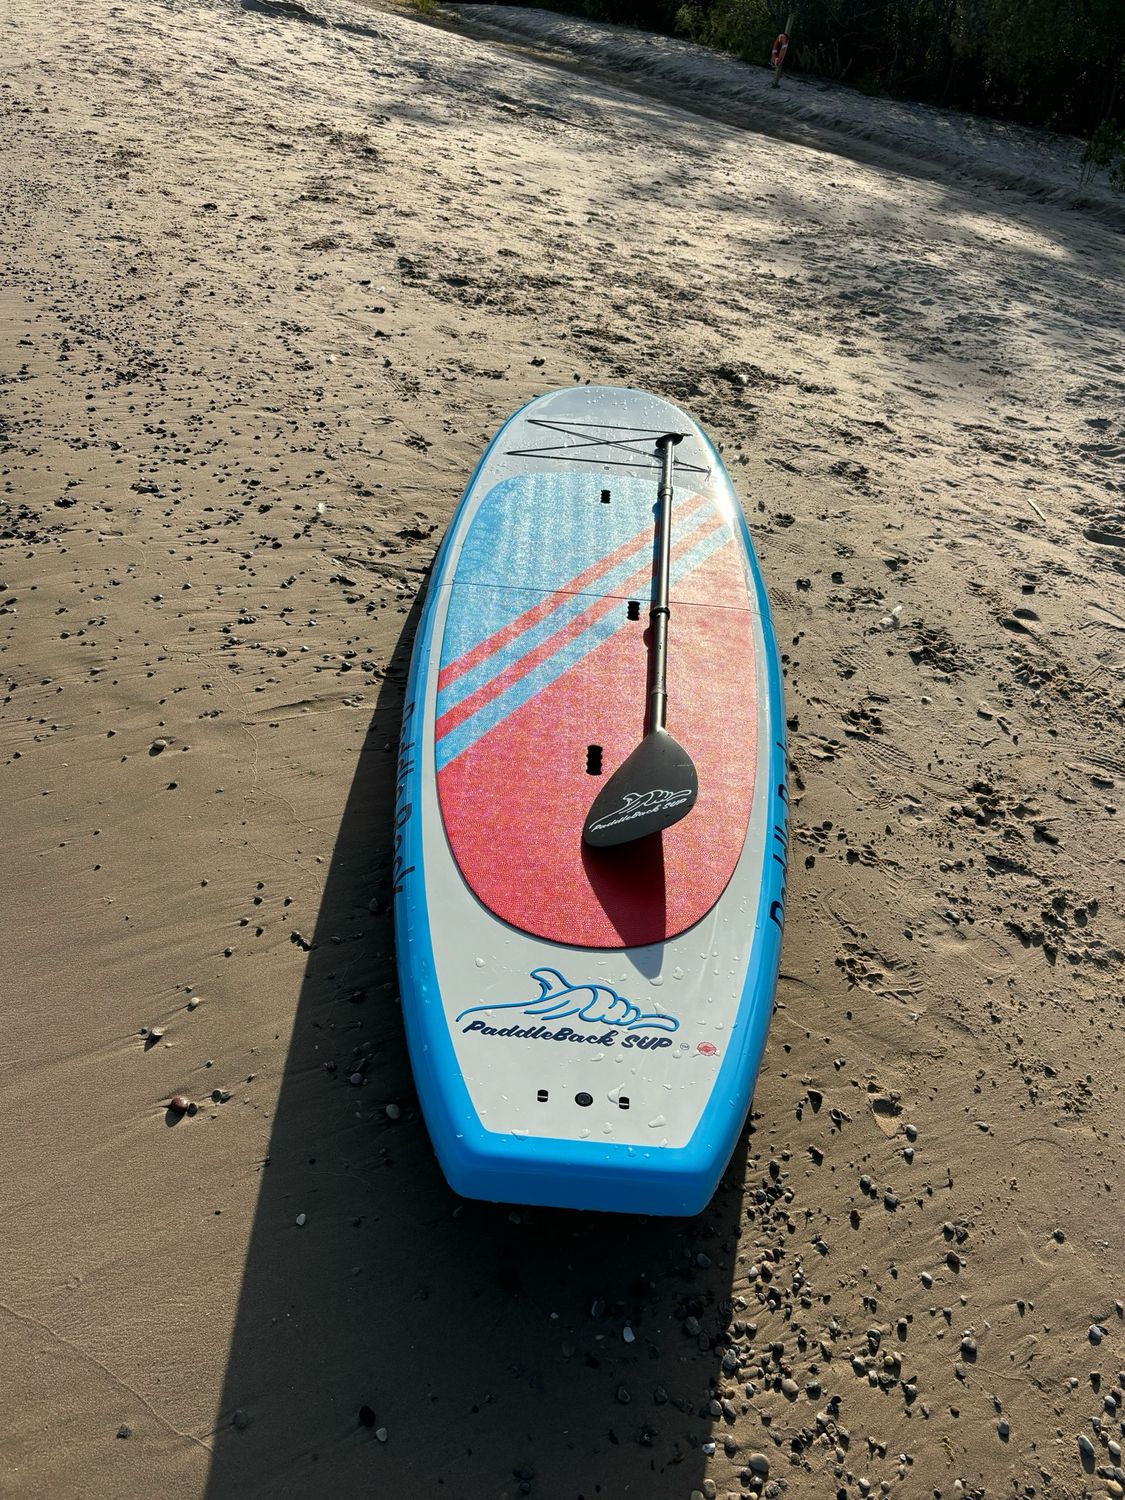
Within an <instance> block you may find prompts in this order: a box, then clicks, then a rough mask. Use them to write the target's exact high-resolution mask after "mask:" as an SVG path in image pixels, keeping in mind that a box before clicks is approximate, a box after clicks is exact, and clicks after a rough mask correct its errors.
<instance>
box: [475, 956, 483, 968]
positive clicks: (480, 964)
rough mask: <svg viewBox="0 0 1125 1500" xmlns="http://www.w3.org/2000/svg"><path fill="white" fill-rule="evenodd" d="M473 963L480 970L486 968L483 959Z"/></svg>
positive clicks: (476, 959) (477, 959)
mask: <svg viewBox="0 0 1125 1500" xmlns="http://www.w3.org/2000/svg"><path fill="white" fill-rule="evenodd" d="M473 962H474V963H475V964H476V966H477V968H478V969H483V968H484V959H483V958H475V959H474V960H473Z"/></svg>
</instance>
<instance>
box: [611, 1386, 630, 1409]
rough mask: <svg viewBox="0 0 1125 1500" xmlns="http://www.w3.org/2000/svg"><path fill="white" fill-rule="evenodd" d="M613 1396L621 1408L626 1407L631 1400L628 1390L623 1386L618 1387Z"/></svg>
mask: <svg viewBox="0 0 1125 1500" xmlns="http://www.w3.org/2000/svg"><path fill="white" fill-rule="evenodd" d="M614 1395H615V1397H616V1399H617V1401H618V1402H619V1404H620V1405H621V1406H628V1405H629V1402H630V1401H632V1399H633V1398H632V1396H630V1394H629V1392H628V1389H627V1388H626V1387H625V1386H623V1385H619V1386H618V1387H617V1390H616V1391H615V1392H614Z"/></svg>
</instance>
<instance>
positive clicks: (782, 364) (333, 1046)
mask: <svg viewBox="0 0 1125 1500" xmlns="http://www.w3.org/2000/svg"><path fill="white" fill-rule="evenodd" d="M325 14H326V15H328V14H330V15H331V19H332V20H333V22H334V24H333V25H331V26H330V25H326V24H318V23H317V21H316V20H315V19H314V20H310V19H308V18H307V16H306V17H304V18H302V13H301V12H300V10H299V8H298V7H295V6H288V7H271V6H269V5H267V4H265V3H264V0H256V4H255V6H254V8H253V9H240V8H238V7H236V6H235V5H233V4H227V3H224V4H219V3H214V4H206V3H202V0H186V3H177V4H175V5H172V6H169V5H166V4H163V3H149V4H145V5H141V4H139V3H137V0H120V3H116V4H112V5H94V4H91V3H90V0H75V3H73V4H70V5H68V6H66V7H62V6H50V5H46V6H45V5H39V4H32V3H31V0H9V3H8V4H7V6H6V8H5V25H6V33H5V44H6V61H7V67H6V70H5V76H4V78H3V79H2V80H0V130H2V133H3V135H2V138H3V145H4V150H3V153H0V174H2V176H3V182H2V201H3V203H4V205H5V211H4V213H3V214H2V215H0V268H2V276H0V284H2V290H0V340H2V347H3V351H4V357H3V363H2V367H0V379H2V381H3V389H2V392H0V420H2V423H3V428H2V439H0V443H2V451H0V482H2V490H0V504H2V507H3V518H2V520H0V677H2V682H3V687H2V690H0V696H2V699H3V716H2V720H0V734H2V742H0V766H2V770H3V807H4V818H5V835H6V836H5V858H4V861H3V874H2V877H0V878H2V880H3V911H4V933H5V952H6V963H5V970H4V982H3V985H2V987H0V988H2V999H0V1148H2V1160H3V1166H4V1174H3V1181H4V1193H3V1203H2V1212H3V1232H2V1234H0V1329H2V1344H3V1373H4V1381H3V1390H4V1400H3V1415H2V1420H0V1494H2V1495H4V1496H5V1497H7V1496H19V1497H21V1500H22V1497H36V1496H42V1497H50V1500H69V1497H83V1500H89V1497H100V1496H109V1495H112V1496H117V1497H126V1500H133V1497H136V1500H142V1497H151V1496H154V1495H173V1494H174V1495H175V1496H176V1497H177V1500H189V1497H205V1500H235V1497H239V1500H246V1497H257V1496H262V1497H266V1496H269V1497H281V1496H298V1495H299V1496H305V1497H308V1496H316V1497H320V1496H324V1497H337V1496H347V1497H351V1496H359V1495H377V1496H380V1497H382V1496H386V1497H392V1496H405V1495H412V1496H421V1497H426V1500H431V1497H440V1496H448V1497H449V1500H500V1497H515V1496H517V1495H525V1494H526V1495H533V1496H539V1497H543V1500H579V1497H581V1500H593V1497H595V1496H603V1497H606V1500H609V1497H613V1500H617V1497H627V1496H637V1497H645V1500H689V1497H690V1496H691V1495H692V1494H693V1493H697V1494H700V1495H704V1496H710V1495H715V1494H717V1495H718V1496H720V1497H723V1496H728V1495H743V1494H749V1493H758V1492H764V1493H765V1494H767V1495H769V1496H771V1497H773V1496H777V1495H780V1494H782V1493H784V1494H788V1495H794V1496H800V1497H802V1500H804V1497H809V1500H812V1497H817V1500H820V1497H824V1496H830V1495H835V1494H838V1493H842V1494H844V1495H846V1496H848V1497H853V1496H858V1495H861V1494H866V1493H874V1494H880V1493H890V1494H892V1495H894V1494H900V1495H903V1496H926V1495H931V1494H934V1493H939V1492H940V1495H941V1496H943V1497H945V1496H952V1495H954V1494H960V1495H970V1496H979V1495H984V1494H987V1495H989V1496H994V1495H1037V1496H1047V1497H1052V1500H1053V1497H1077V1496H1085V1495H1101V1494H1115V1495H1116V1494H1120V1493H1121V1490H1120V1489H1119V1488H1117V1489H1115V1488H1114V1486H1115V1485H1118V1483H1119V1479H1118V1478H1114V1470H1115V1466H1118V1465H1120V1462H1121V1450H1120V1447H1119V1446H1117V1445H1118V1444H1120V1443H1121V1442H1122V1440H1123V1439H1122V1432H1121V1422H1122V1417H1123V1415H1125V1413H1123V1411H1122V1407H1121V1401H1122V1391H1123V1388H1125V1322H1123V1321H1122V1311H1123V1309H1122V1300H1121V1299H1122V1298H1125V1272H1123V1269H1122V1268H1123V1266H1125V1243H1123V1242H1125V1222H1123V1217H1125V1216H1123V1208H1122V1144H1123V1143H1122V1136H1123V1124H1122V1121H1123V1118H1125V1115H1123V1103H1125V1100H1123V1094H1122V1085H1121V1080H1122V1079H1123V1078H1125V1032H1123V1023H1125V1008H1123V998H1125V995H1123V992H1125V966H1123V960H1122V950H1123V948H1125V930H1123V927H1125V924H1123V920H1122V910H1121V908H1122V901H1121V887H1122V874H1123V868H1122V853H1121V850H1122V835H1121V828H1122V824H1123V819H1125V811H1123V810H1122V799H1123V785H1125V735H1123V718H1125V715H1123V710H1122V701H1123V695H1125V525H1123V506H1125V501H1123V489H1122V485H1123V475H1122V467H1121V459H1122V453H1123V442H1125V434H1123V431H1122V390H1123V385H1125V342H1123V339H1122V323H1121V313H1120V308H1121V290H1122V289H1121V277H1120V269H1121V264H1122V261H1121V241H1120V237H1119V235H1118V234H1117V233H1116V232H1115V231H1114V229H1113V228H1112V226H1111V225H1110V224H1108V223H1107V222H1105V221H1104V220H1103V219H1101V218H1099V217H1098V216H1096V215H1094V214H1089V213H1086V214H1084V213H1082V212H1079V211H1076V210H1075V209H1074V208H1073V207H1067V206H1063V205H1060V204H1057V203H1050V202H1043V201H1041V200H1034V199H1032V198H1030V197H1025V196H1021V195H1020V194H1019V193H1018V192H1015V191H1007V192H1000V191H998V190H997V189H996V188H995V187H989V186H987V185H984V184H980V183H976V184H974V183H972V182H969V181H966V180H964V179H963V178H958V179H956V180H954V179H952V178H949V177H943V175H942V170H941V169H940V168H936V167H935V169H934V170H933V171H929V172H927V171H926V170H924V169H923V167H922V165H920V163H919V160H918V158H917V156H912V157H911V158H910V159H909V160H906V159H904V160H903V162H902V164H901V165H900V166H898V167H895V166H894V165H892V164H888V163H886V162H884V163H876V162H874V161H872V160H870V159H868V158H866V157H865V158H864V160H862V161H861V160H858V159H857V158H856V157H855V156H854V155H853V154H850V152H851V145H850V143H849V138H848V137H844V136H842V137H841V138H840V140H839V143H838V145H837V146H836V147H835V148H832V149H830V148H829V147H828V146H827V145H820V146H812V145H808V144H799V143H794V142H793V141H786V142H781V141H779V140H777V139H774V138H771V136H770V135H768V134H766V133H763V132H762V131H761V130H758V131H750V130H746V129H740V128H738V125H737V122H732V123H730V124H722V123H717V122H715V121H713V120H707V119H703V118H701V117H700V116H698V115H694V114H692V113H690V112H687V111H685V110H683V109H680V108H678V107H673V106H671V105H665V104H661V103H658V102H656V101H654V100H653V99H652V98H651V97H647V96H644V95H641V94H638V93H633V92H629V91H628V90H627V88H626V87H625V86H624V84H622V85H621V86H620V87H619V86H615V85H613V84H611V83H608V82H606V81H605V80H604V79H603V78H597V79H594V78H586V77H583V76H582V74H581V73H580V72H578V71H576V70H575V69H574V68H573V67H572V68H570V69H565V70H564V69H560V68H558V67H555V66H552V65H550V64H549V63H548V62H545V61H542V60H537V59H535V58H533V57H529V56H527V55H526V54H525V53H522V52H519V51H513V50H511V49H509V48H507V47H505V46H503V45H500V44H499V43H497V42H496V41H494V40H493V41H485V40H474V39H472V38H471V37H466V36H461V35H457V34H454V33H451V32H449V31H448V30H442V29H436V28H434V27H432V26H428V25H424V24H420V23H419V22H417V21H415V20H413V19H410V18H409V17H408V16H407V15H405V14H401V13H390V12H381V11H379V10H376V9H371V10H364V11H357V10H352V11H347V12H345V11H338V12H337V11H332V12H331V13H328V12H326V13H325ZM732 66H733V65H732ZM575 379H578V380H587V379H589V380H599V381H611V382H625V383H634V384H638V385H642V386H646V387H651V388H652V389H654V390H657V391H659V392H661V393H663V394H666V395H668V396H671V397H673V398H675V399H679V400H681V401H683V402H684V403H685V404H687V405H688V406H689V407H690V409H691V410H692V412H693V413H694V414H695V415H696V416H698V417H699V418H700V419H701V420H702V421H703V422H704V423H705V424H706V425H707V426H708V427H709V429H710V431H711V433H712V435H713V436H714V437H715V439H716V440H717V441H718V442H720V443H721V444H722V445H723V447H724V450H725V455H726V458H727V460H728V462H729V464H730V467H731V471H732V474H733V475H734V478H735V481H736V483H737V484H738V486H739V488H740V492H741V495H742V499H743V502H744V505H745V507H746V511H747V515H748V518H749V520H750V525H751V530H752V532H753V535H754V539H755V543H756V545H757V547H758V548H759V551H760V556H761V560H762V564H763V569H764V572H765V575H766V577H767V579H768V580H769V583H770V586H771V596H772V599H773V604H774V609H775V619H776V624H777V629H778V635H779V638H780V640H781V642H782V646H783V650H784V652H785V659H786V667H787V674H788V675H787V693H788V709H789V713H790V715H791V731H792V732H791V746H792V752H793V760H794V766H795V771H794V786H793V794H794V796H793V801H794V830H795V831H794V846H793V852H792V860H791V872H792V885H791V894H790V905H789V922H788V929H787V932H786V944H785V952H784V957H783V972H784V977H783V980H782V984H781V988H780V994H779V1006H778V1011H777V1015H776V1017H775V1020H774V1024H773V1029H772V1032H771V1039H770V1044H769V1048H768V1052H767V1058H766V1064H765V1067H764V1071H763V1074H762V1077H761V1080H760V1084H759V1087H758V1091H757V1095H756V1098H755V1104H754V1116H753V1129H752V1130H751V1131H750V1132H749V1133H748V1135H747V1137H746V1139H745V1142H744V1144H743V1146H742V1147H741V1148H740V1150H739V1151H738V1153H737V1154H736V1159H735V1161H734V1163H733V1164H732V1168H731V1170H730V1172H729V1173H728V1175H727V1178H726V1180H725V1182H724V1184H723V1186H722V1188H721V1190H720V1192H719V1194H718V1195H717V1197H716V1199H715V1201H714V1203H713V1204H712V1206H711V1208H710V1209H709V1210H708V1211H707V1212H706V1213H704V1214H703V1215H701V1216H700V1217H699V1218H698V1219H697V1220H693V1221H683V1222H654V1221H647V1222H642V1221H627V1220H620V1221H619V1220H616V1219H613V1218H597V1217H594V1216H581V1215H568V1214H555V1213H544V1212H539V1211H527V1210H516V1211H513V1210H510V1209H508V1208H497V1207H491V1206H487V1205H480V1204H471V1203H461V1202H458V1201H457V1200H456V1199H455V1198H454V1197H453V1195H452V1194H451V1193H450V1192H449V1191H448V1189H447V1188H446V1187H445V1185H444V1183H443V1181H442V1179H441V1176H440V1174H439V1172H438V1170H437V1168H436V1166H435V1164H434V1161H433V1158H432V1154H431V1151H430V1147H429V1143H428V1140H427V1136H426V1132H425V1128H424V1126H423V1124H422V1122H421V1119H420V1118H419V1114H418V1110H417V1106H416V1102H415V1100H414V1097H413V1094H412V1089H411V1081H410V1071H409V1066H408V1062H407V1057H406V1053H405V1048H404V1043H403V1036H402V1027H401V1017H400V1013H399V1010H398V1008H397V1006H396V985H395V978H394V967H393V948H392V934H391V920H390V915H389V909H388V898H389V893H390V880H389V863H390V823H391V802H392V767H393V763H394V745H395V739H396V734H397V729H398V719H399V713H400V709H401V699H402V686H403V679H404V672H405V666H406V662H407V659H408V653H409V645H410V639H411V632H412V629H413V624H414V620H415V618H416V604H417V599H418V596H419V590H420V588H421V587H422V586H423V584H424V579H425V572H426V568H427V566H428V564H429V562H430V560H431V558H432V556H433V552H434V548H435V546H436V543H437V540H438V538H439V536H440V533H441V531H442V528H443V527H444V525H445V523H446V521H447V519H448V517H449V515H450V513H451V509H452V507H453V505H454V504H455V502H456V499H457V496H458V494H459V492H460V489H461V487H462V485H463V483H464V481H465V479H466V477H467V475H468V474H469V473H470V472H471V469H472V467H473V464H474V463H475V460H476V457H477V456H478V454H479V452H480V449H481V448H482V446H483V444H484V443H485V441H486V440H487V438H488V436H489V435H490V434H491V433H492V432H493V431H494V430H495V428H496V427H497V425H498V424H499V422H500V421H501V420H502V418H503V417H504V416H505V415H507V413H508V412H509V411H510V410H511V409H512V408H514V407H515V406H516V404H517V403H519V402H521V401H523V400H525V399H526V398H528V397H530V396H531V395H533V394H535V393H536V392H538V391H542V390H544V389H547V388H550V387H553V386H558V385H565V384H569V383H571V382H572V381H574V380H575ZM177 1093H180V1094H183V1095H184V1096H185V1097H186V1098H188V1099H190V1100H192V1101H194V1102H195V1103H197V1104H198V1110H197V1112H195V1113H194V1114H186V1115H180V1114H178V1113H176V1112H174V1111H169V1110H168V1108H167V1104H168V1101H169V1100H170V1099H171V1098H172V1096H173V1095H175V1094H177ZM1117 1472H1118V1474H1120V1470H1119V1469H1118V1471H1117Z"/></svg>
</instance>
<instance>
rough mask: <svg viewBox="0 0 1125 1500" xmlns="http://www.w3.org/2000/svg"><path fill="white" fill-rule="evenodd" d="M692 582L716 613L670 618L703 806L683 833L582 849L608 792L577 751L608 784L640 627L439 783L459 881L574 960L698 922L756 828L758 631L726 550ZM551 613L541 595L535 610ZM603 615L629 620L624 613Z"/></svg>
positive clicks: (635, 701)
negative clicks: (580, 953)
mask: <svg viewBox="0 0 1125 1500" xmlns="http://www.w3.org/2000/svg"><path fill="white" fill-rule="evenodd" d="M685 582H686V580H685ZM690 584H691V587H690V597H691V598H693V599H710V600H713V601H716V602H715V603H713V604H696V603H691V604H685V603H674V605H673V610H672V614H671V618H670V625H669V652H668V695H669V696H668V728H669V730H670V731H671V733H672V734H674V735H675V737H676V738H677V739H678V740H679V741H680V742H681V743H682V744H683V745H684V747H685V748H686V749H687V751H688V753H689V754H690V755H691V757H692V759H693V760H694V761H695V764H696V767H697V769H698V772H699V800H698V802H697V803H696V806H695V808H694V809H693V811H692V812H691V814H690V815H689V816H688V817H687V818H685V819H684V820H683V821H682V822H680V823H677V824H675V826H674V827H672V828H670V829H667V830H666V831H665V832H664V833H663V834H660V835H657V836H650V837H649V838H646V839H640V840H637V841H636V842H634V843H632V844H625V845H622V846H620V847H618V848H615V849H604V850H592V849H588V848H587V847H586V846H585V845H584V844H583V843H582V825H583V822H584V820H585V817H586V813H587V812H588V810H589V807H590V803H591V802H592V801H593V799H594V796H595V794H596V793H597V791H598V789H599V787H600V786H601V785H603V784H604V779H603V778H602V777H597V776H592V775H589V774H588V773H587V770H586V761H587V753H586V752H587V746H588V745H601V746H602V751H603V767H604V774H605V775H609V774H610V773H611V772H613V771H614V770H616V768H617V766H618V765H620V763H621V762H622V761H623V760H624V759H625V757H626V756H627V755H628V754H629V753H630V751H632V750H633V749H634V748H635V747H636V745H637V743H638V742H639V740H640V738H641V735H642V733H643V731H644V712H645V692H646V685H647V675H648V651H647V646H646V639H647V622H646V621H645V620H644V619H642V620H641V621H638V622H636V623H630V624H628V625H627V626H626V627H625V628H623V629H620V630H617V631H616V632H615V633H614V634H612V635H611V636H610V637H609V639H608V640H605V641H603V642H602V643H601V644H600V645H598V646H596V647H595V648H594V649H593V650H592V651H590V652H589V654H588V655H586V656H585V657H583V658H582V660H581V661H579V662H578V663H577V664H576V665H574V666H572V667H571V668H570V669H569V670H568V671H566V672H565V673H564V674H563V675H562V676H561V677H558V678H557V679H556V680H555V681H553V682H552V683H550V685H549V686H547V687H545V688H543V689H542V690H541V691H540V692H539V693H538V694H537V695H536V696H535V697H533V698H532V699H530V701H529V702H527V703H525V704H523V706H522V707H520V708H518V709H517V710H516V711H515V712H513V713H510V714H509V715H508V716H507V717H506V718H504V719H503V720H502V721H501V722H500V723H499V724H497V725H496V727H495V728H493V729H491V730H490V731H489V733H487V734H486V735H485V736H484V737H483V738H481V739H480V740H478V741H476V742H475V743H474V744H472V745H470V746H469V748H468V749H466V750H465V751H463V752H462V753H461V754H460V755H458V756H457V757H456V758H455V759H454V760H452V761H450V763H449V764H448V765H446V766H445V767H444V768H443V769H442V770H441V771H440V773H439V775H438V795H439V799H440V804H441V811H442V818H443V820H444V823H445V828H446V833H447V836H448V838H449V842H450V846H451V848H452V851H453V854H454V857H455V859H456V861H457V864H458V866H459V867H460V870H461V873H462V874H463V876H464V878H465V880H466V881H467V882H468V884H469V886H470V887H471V889H472V890H473V892H474V893H475V894H476V896H477V897H478V898H479V899H480V900H481V901H482V902H483V903H484V905H485V906H487V907H488V908H489V909H490V910H491V911H493V912H494V913H495V914H496V915H497V916H498V917H500V918H502V919H503V920H504V921H505V922H509V923H510V924H511V925H512V926H514V927H518V928H521V929H522V930H523V931H525V932H529V933H532V934H534V935H535V936H537V937H542V938H546V939H548V940H549V941H551V942H555V943H560V944H569V945H573V946H577V947H584V948H624V947H635V946H639V945H641V944H645V943H655V942H660V941H663V940H664V939H667V938H671V937H674V936H675V935H676V934H677V933H680V932H683V931H685V930H686V929H687V928H689V927H691V926H692V925H694V923H696V922H698V921H699V920H700V919H701V918H702V917H703V916H705V915H706V913H707V912H708V911H709V910H710V909H711V907H712V906H714V904H715V902H716V901H717V900H718V899H719V897H720V896H721V895H722V893H723V891H724V889H725V888H726V886H727V884H728V882H729V881H730V878H731V875H732V874H733V873H734V868H735V865H736V864H737V862H738V858H739V855H740V853H741V851H742V846H743V843H744V841H745V837H746V829H747V825H748V823H749V818H750V805H751V799H752V795H753V787H754V775H755V763H756V748H755V747H756V741H757V713H758V704H757V692H756V674H755V660H754V630H753V619H752V616H751V614H750V610H749V601H748V592H747V581H746V572H745V566H744V563H743V558H742V551H741V548H740V547H739V546H738V544H737V543H736V542H735V540H734V539H733V538H732V539H731V540H729V541H728V542H727V543H726V544H725V545H723V546H722V547H721V549H720V550H719V551H718V552H716V553H714V555H712V556H711V557H710V558H709V559H708V560H707V561H706V562H704V563H703V564H701V565H700V566H699V567H698V568H696V569H694V570H693V571H692V573H691V575H690ZM454 587H455V588H456V587H465V585H460V586H458V585H455V586H454ZM684 592H686V590H682V589H681V590H676V591H675V594H674V598H675V596H676V595H682V594H683V593H684ZM551 599H552V596H551V595H548V594H544V595H543V601H544V604H546V603H547V602H549V601H550V600H551ZM719 601H722V602H721V603H720V602H719ZM591 602H592V603H593V601H591ZM612 607H613V608H615V609H618V608H619V609H621V610H622V613H623V612H624V604H623V601H621V600H620V599H615V600H614V601H613V606H612ZM746 919H747V922H748V923H752V922H753V913H747V917H746Z"/></svg>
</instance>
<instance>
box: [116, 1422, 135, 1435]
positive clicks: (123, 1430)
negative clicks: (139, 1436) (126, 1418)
mask: <svg viewBox="0 0 1125 1500" xmlns="http://www.w3.org/2000/svg"><path fill="white" fill-rule="evenodd" d="M117 1436H118V1437H119V1438H131V1437H132V1436H133V1429H132V1428H131V1427H127V1426H126V1425H125V1423H124V1422H122V1424H121V1426H120V1427H119V1428H118V1429H117Z"/></svg>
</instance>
